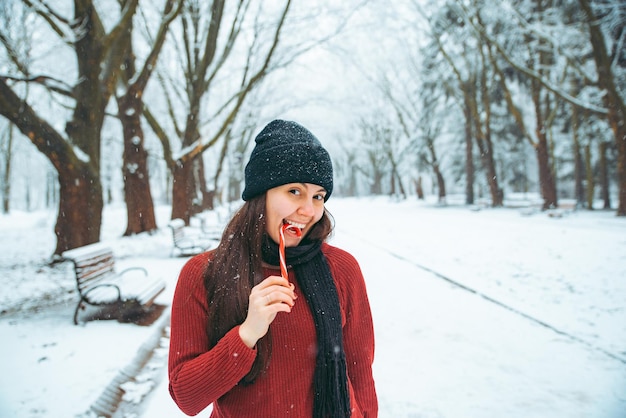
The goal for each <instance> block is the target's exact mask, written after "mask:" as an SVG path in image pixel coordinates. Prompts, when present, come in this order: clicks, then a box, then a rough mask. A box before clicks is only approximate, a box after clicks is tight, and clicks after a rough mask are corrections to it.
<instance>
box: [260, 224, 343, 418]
mask: <svg viewBox="0 0 626 418" xmlns="http://www.w3.org/2000/svg"><path fill="white" fill-rule="evenodd" d="M321 246H322V242H321V241H308V242H307V241H303V242H302V243H300V245H299V246H297V247H287V248H286V249H285V257H286V259H287V265H288V266H293V269H294V272H295V274H296V280H298V284H299V285H300V288H301V289H302V292H303V293H304V297H305V298H306V300H307V302H308V304H309V307H310V308H311V312H312V314H313V320H314V322H315V329H316V330H317V347H318V349H317V361H316V364H315V374H314V377H313V379H314V388H315V400H314V407H313V417H314V418H340V417H341V418H344V417H349V416H350V394H349V393H348V376H347V373H346V355H345V352H344V350H343V333H342V329H341V310H340V309H339V296H338V294H337V288H336V286H335V282H334V280H333V277H332V275H331V272H330V267H329V266H328V262H327V261H326V257H325V256H324V254H323V253H322V251H321ZM263 261H265V262H266V263H268V264H271V265H273V266H278V265H279V255H278V245H277V244H276V243H275V242H274V241H272V240H271V239H269V237H267V236H266V239H265V240H264V245H263Z"/></svg>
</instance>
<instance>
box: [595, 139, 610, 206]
mask: <svg viewBox="0 0 626 418" xmlns="http://www.w3.org/2000/svg"><path fill="white" fill-rule="evenodd" d="M607 146H608V144H607V143H606V142H604V141H600V144H598V154H600V155H599V158H598V171H599V175H600V179H599V183H600V188H601V194H602V200H603V201H604V209H611V194H610V189H609V169H608V167H607V163H606V149H607Z"/></svg>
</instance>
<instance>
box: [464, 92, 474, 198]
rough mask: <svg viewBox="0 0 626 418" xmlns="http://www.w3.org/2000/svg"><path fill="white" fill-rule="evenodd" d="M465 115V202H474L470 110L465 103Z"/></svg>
mask: <svg viewBox="0 0 626 418" xmlns="http://www.w3.org/2000/svg"><path fill="white" fill-rule="evenodd" d="M463 114H464V115H465V204H466V205H473V204H474V178H475V171H474V152H473V151H474V148H473V147H474V144H473V141H472V112H471V110H470V108H469V105H467V103H466V104H465V107H464V109H463Z"/></svg>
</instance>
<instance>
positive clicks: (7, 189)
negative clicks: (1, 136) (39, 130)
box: [2, 125, 13, 213]
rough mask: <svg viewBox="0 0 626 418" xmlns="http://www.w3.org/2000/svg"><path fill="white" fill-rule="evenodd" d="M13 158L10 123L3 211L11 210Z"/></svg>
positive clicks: (3, 179)
mask: <svg viewBox="0 0 626 418" xmlns="http://www.w3.org/2000/svg"><path fill="white" fill-rule="evenodd" d="M12 159H13V125H9V128H8V133H7V148H6V156H5V160H4V173H2V213H9V212H10V210H11V161H12Z"/></svg>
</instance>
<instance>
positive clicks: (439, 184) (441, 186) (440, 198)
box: [433, 164, 446, 204]
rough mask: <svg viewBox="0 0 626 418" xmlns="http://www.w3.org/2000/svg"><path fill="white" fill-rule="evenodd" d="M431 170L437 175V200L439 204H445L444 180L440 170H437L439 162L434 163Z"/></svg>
mask: <svg viewBox="0 0 626 418" xmlns="http://www.w3.org/2000/svg"><path fill="white" fill-rule="evenodd" d="M433 170H434V171H435V176H436V177H437V189H438V190H439V193H438V202H439V203H441V204H445V203H446V182H445V180H444V179H443V175H442V174H441V170H439V164H434V165H433Z"/></svg>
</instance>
